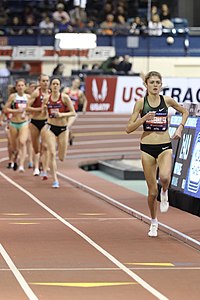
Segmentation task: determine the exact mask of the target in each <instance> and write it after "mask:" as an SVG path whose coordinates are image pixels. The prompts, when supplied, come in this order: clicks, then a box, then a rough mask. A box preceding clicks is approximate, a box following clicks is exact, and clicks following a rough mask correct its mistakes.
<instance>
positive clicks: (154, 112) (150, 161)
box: [126, 71, 188, 237]
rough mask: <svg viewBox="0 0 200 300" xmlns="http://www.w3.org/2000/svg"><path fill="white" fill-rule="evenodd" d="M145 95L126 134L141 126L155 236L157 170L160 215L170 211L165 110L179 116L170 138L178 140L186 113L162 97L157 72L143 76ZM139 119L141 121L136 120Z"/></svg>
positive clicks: (153, 233)
mask: <svg viewBox="0 0 200 300" xmlns="http://www.w3.org/2000/svg"><path fill="white" fill-rule="evenodd" d="M145 86H146V88H147V94H146V96H145V97H144V98H140V99H139V100H138V101H137V102H136V103H135V106H134V109H133V113H132V115H131V117H130V119H129V121H128V125H127V128H126V132H127V133H131V132H133V131H135V130H136V129H137V128H138V127H139V126H140V125H143V129H144V131H143V134H142V136H141V144H140V145H141V158H142V165H143V170H144V175H145V178H146V182H147V186H148V206H149V210H150V215H151V226H150V230H149V233H148V235H149V236H151V237H152V236H157V230H158V220H157V201H156V200H157V196H158V187H157V180H156V179H157V178H156V177H157V176H156V174H157V168H158V167H159V178H160V184H161V186H162V188H161V194H160V196H161V203H160V210H161V212H166V211H167V210H168V207H169V202H168V187H169V183H170V179H171V165H172V149H171V148H172V147H171V141H170V136H169V132H168V108H169V107H173V108H174V109H175V110H177V111H178V112H180V113H181V114H182V121H181V123H180V125H179V127H178V128H177V130H176V132H175V133H174V136H173V138H174V139H178V138H180V137H181V133H182V130H183V127H184V125H185V123H186V121H187V118H188V111H187V110H186V109H185V108H183V107H182V106H181V105H179V104H178V103H177V102H176V101H175V100H174V99H173V98H171V97H168V96H161V95H160V94H159V93H160V91H161V88H162V77H161V75H160V73H158V72H156V71H152V72H149V73H148V74H147V75H146V76H145ZM139 115H140V116H141V118H138V117H139Z"/></svg>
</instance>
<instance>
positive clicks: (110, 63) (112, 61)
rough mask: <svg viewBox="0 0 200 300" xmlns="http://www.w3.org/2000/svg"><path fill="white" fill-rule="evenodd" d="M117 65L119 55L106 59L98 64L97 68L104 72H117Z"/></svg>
mask: <svg viewBox="0 0 200 300" xmlns="http://www.w3.org/2000/svg"><path fill="white" fill-rule="evenodd" d="M118 65H119V56H113V57H109V58H108V59H106V60H105V61H104V62H103V63H102V64H101V65H100V66H99V69H100V70H102V71H103V72H104V73H109V74H114V73H116V72H117V68H118Z"/></svg>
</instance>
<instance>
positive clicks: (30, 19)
mask: <svg viewBox="0 0 200 300" xmlns="http://www.w3.org/2000/svg"><path fill="white" fill-rule="evenodd" d="M25 26H26V28H25V30H24V33H25V34H28V35H32V34H37V29H36V22H35V17H34V15H32V14H29V15H28V16H27V17H26V18H25Z"/></svg>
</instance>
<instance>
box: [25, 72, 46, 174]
mask: <svg viewBox="0 0 200 300" xmlns="http://www.w3.org/2000/svg"><path fill="white" fill-rule="evenodd" d="M49 93H50V91H49V76H47V75H44V74H42V75H40V77H39V86H38V87H37V88H36V89H35V90H34V91H33V93H32V94H31V97H30V100H29V102H28V108H27V111H28V112H29V113H31V115H32V117H31V121H30V124H29V128H30V132H31V139H32V144H33V149H34V152H35V155H34V171H33V175H34V176H38V175H39V174H40V169H39V164H40V159H41V155H42V150H43V147H45V143H44V137H43V132H42V128H43V126H44V125H45V123H46V121H47V113H46V112H44V111H42V102H43V99H44V97H45V96H46V95H49ZM41 141H42V144H41ZM43 159H45V158H44V157H43Z"/></svg>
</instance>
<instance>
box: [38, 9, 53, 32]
mask: <svg viewBox="0 0 200 300" xmlns="http://www.w3.org/2000/svg"><path fill="white" fill-rule="evenodd" d="M39 28H40V33H41V34H47V35H51V34H53V32H54V23H53V22H52V21H51V18H50V16H49V15H48V14H44V16H43V18H42V20H41V21H40V23H39Z"/></svg>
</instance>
